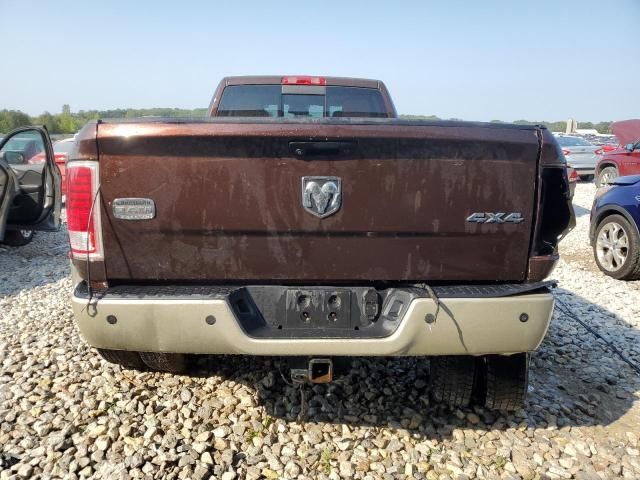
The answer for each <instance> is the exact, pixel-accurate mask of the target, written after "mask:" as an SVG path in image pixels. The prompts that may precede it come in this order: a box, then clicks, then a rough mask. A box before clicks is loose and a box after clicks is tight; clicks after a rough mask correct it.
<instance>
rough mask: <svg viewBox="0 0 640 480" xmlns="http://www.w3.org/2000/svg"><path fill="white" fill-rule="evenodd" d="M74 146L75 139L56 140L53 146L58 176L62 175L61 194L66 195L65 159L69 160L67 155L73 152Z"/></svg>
mask: <svg viewBox="0 0 640 480" xmlns="http://www.w3.org/2000/svg"><path fill="white" fill-rule="evenodd" d="M75 144H76V139H75V138H74V137H72V138H65V139H64V140H58V141H57V142H56V143H54V144H53V154H54V156H55V159H56V165H57V166H58V168H59V169H60V174H61V175H62V194H63V195H64V194H66V193H67V167H66V163H67V159H68V158H69V153H70V152H71V150H73V148H74V146H75Z"/></svg>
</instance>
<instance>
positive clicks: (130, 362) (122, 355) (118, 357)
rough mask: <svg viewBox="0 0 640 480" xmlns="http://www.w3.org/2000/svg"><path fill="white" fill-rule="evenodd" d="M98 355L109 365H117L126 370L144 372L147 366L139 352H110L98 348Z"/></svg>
mask: <svg viewBox="0 0 640 480" xmlns="http://www.w3.org/2000/svg"><path fill="white" fill-rule="evenodd" d="M98 353H99V354H100V356H101V357H102V358H104V359H105V360H106V361H107V362H109V363H115V364H117V365H120V366H122V367H124V368H135V369H136V370H144V368H145V364H144V363H143V362H142V359H141V358H140V354H139V353H138V352H129V351H126V350H108V349H106V348H98Z"/></svg>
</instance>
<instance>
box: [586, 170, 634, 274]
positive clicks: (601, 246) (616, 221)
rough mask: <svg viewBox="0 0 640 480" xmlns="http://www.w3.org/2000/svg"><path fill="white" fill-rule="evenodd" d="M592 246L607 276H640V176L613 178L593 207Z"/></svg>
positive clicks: (600, 192) (597, 260)
mask: <svg viewBox="0 0 640 480" xmlns="http://www.w3.org/2000/svg"><path fill="white" fill-rule="evenodd" d="M590 239H591V245H592V246H593V253H594V257H595V260H596V263H597V265H598V268H600V270H602V271H603V272H604V273H605V274H606V275H609V276H610V277H613V278H617V279H620V280H638V279H640V175H631V176H626V177H618V178H614V179H612V180H611V181H610V182H609V184H608V185H607V186H605V187H603V188H600V189H599V190H598V191H597V193H596V198H595V200H594V202H593V207H592V208H591V228H590Z"/></svg>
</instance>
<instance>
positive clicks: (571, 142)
mask: <svg viewBox="0 0 640 480" xmlns="http://www.w3.org/2000/svg"><path fill="white" fill-rule="evenodd" d="M556 140H557V141H558V144H559V145H560V147H562V153H564V157H565V158H566V159H567V163H568V164H570V165H571V166H572V167H573V168H575V169H576V171H577V172H578V176H579V177H580V180H587V181H588V180H592V179H593V175H594V173H595V169H596V164H597V163H598V160H599V159H600V157H599V156H598V154H597V153H596V150H598V147H597V146H595V145H592V144H591V143H589V142H588V141H587V140H585V139H584V138H582V137H577V136H575V135H556Z"/></svg>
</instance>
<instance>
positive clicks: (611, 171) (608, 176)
mask: <svg viewBox="0 0 640 480" xmlns="http://www.w3.org/2000/svg"><path fill="white" fill-rule="evenodd" d="M617 176H618V169H617V168H616V167H614V166H612V165H609V166H608V167H604V168H603V169H602V170H600V173H599V174H598V180H596V186H597V187H598V188H602V187H604V186H606V185H609V182H611V180H613V179H614V178H616V177H617Z"/></svg>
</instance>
